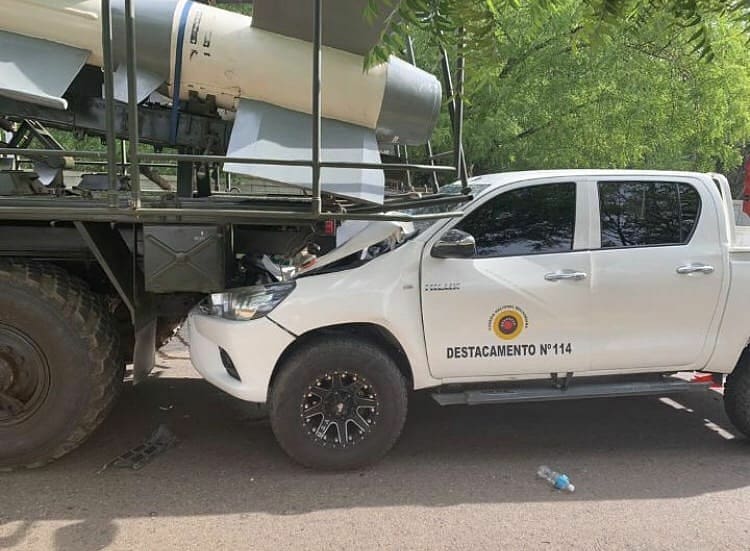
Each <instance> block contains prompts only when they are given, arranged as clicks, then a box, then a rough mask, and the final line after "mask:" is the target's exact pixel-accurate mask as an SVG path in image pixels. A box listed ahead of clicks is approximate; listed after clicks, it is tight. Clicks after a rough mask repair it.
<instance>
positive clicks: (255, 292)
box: [198, 281, 297, 321]
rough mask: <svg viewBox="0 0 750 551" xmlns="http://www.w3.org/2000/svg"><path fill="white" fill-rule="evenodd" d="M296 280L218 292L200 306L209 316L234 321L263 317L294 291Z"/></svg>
mask: <svg viewBox="0 0 750 551" xmlns="http://www.w3.org/2000/svg"><path fill="white" fill-rule="evenodd" d="M296 286H297V284H296V283H295V282H294V281H291V282H286V283H273V284H271V285H263V286H257V287H245V288H242V289H234V290H232V291H227V292H226V293H216V294H213V295H211V296H210V297H208V298H206V299H205V300H204V301H203V302H201V303H200V305H199V306H198V307H199V309H200V312H201V313H202V314H205V315H207V316H218V317H222V318H224V319H227V320H232V321H250V320H254V319H258V318H262V317H263V316H265V315H267V314H268V313H269V312H271V310H273V309H274V308H276V307H277V306H278V305H279V304H281V302H282V301H283V300H284V299H285V298H286V297H288V296H289V294H290V293H291V292H292V291H294V288H295V287H296Z"/></svg>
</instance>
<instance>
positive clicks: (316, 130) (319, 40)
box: [312, 0, 323, 215]
mask: <svg viewBox="0 0 750 551" xmlns="http://www.w3.org/2000/svg"><path fill="white" fill-rule="evenodd" d="M313 10H314V13H313V81H312V116H313V133H312V195H313V203H312V213H313V214H314V215H320V213H321V212H322V210H323V202H322V199H321V190H320V138H321V129H320V127H321V125H322V120H321V101H322V96H321V91H320V66H321V63H322V59H323V0H314V2H313Z"/></svg>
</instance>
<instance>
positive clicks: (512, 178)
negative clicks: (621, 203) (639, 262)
mask: <svg viewBox="0 0 750 551" xmlns="http://www.w3.org/2000/svg"><path fill="white" fill-rule="evenodd" d="M602 176H615V177H640V178H643V177H652V178H653V177H685V176H691V177H706V176H707V175H706V174H704V173H700V172H684V171H673V170H616V169H566V170H524V171H516V172H498V173H496V174H484V175H482V176H475V177H473V178H470V179H469V185H470V186H472V187H476V188H479V189H476V190H475V192H474V193H475V195H482V194H483V193H486V192H487V191H489V190H491V189H495V188H497V187H499V186H503V185H507V184H511V183H514V182H520V181H525V180H536V179H538V178H582V177H583V178H596V177H602ZM484 186H486V187H484ZM459 189H460V188H459Z"/></svg>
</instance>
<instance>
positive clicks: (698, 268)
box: [677, 264, 715, 275]
mask: <svg viewBox="0 0 750 551" xmlns="http://www.w3.org/2000/svg"><path fill="white" fill-rule="evenodd" d="M714 270H715V268H714V267H713V266H709V265H708V264H688V265H686V266H678V267H677V273H678V274H680V275H685V274H695V273H699V272H700V273H702V274H712V273H713V272H714Z"/></svg>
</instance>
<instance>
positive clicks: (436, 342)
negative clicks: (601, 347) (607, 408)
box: [422, 181, 590, 378]
mask: <svg viewBox="0 0 750 551" xmlns="http://www.w3.org/2000/svg"><path fill="white" fill-rule="evenodd" d="M578 187H579V186H577V185H576V184H574V183H572V182H569V181H568V182H564V181H563V182H560V181H544V182H527V183H524V184H522V185H513V184H511V185H510V186H508V188H506V189H504V190H502V191H501V192H498V193H496V194H495V195H494V196H492V197H488V198H487V199H486V200H484V201H483V202H482V203H481V204H480V205H479V206H477V207H476V208H472V209H471V210H470V211H469V212H468V214H467V215H466V216H465V217H464V219H462V220H461V221H459V222H457V223H455V224H454V225H455V227H456V229H459V230H462V231H465V232H468V233H469V234H471V235H472V236H474V237H475V238H476V242H477V251H476V256H475V257H473V258H433V257H432V256H431V254H430V252H431V249H432V246H433V245H434V243H435V242H436V241H438V240H439V238H440V236H442V235H444V234H445V233H446V232H447V230H448V229H449V228H446V229H445V231H443V232H441V233H440V235H438V236H435V238H433V239H432V240H431V241H430V242H428V243H427V246H426V247H425V250H424V252H423V260H422V315H423V319H424V327H425V338H426V344H427V352H428V356H429V363H430V370H431V373H432V375H433V376H434V377H436V378H458V377H477V376H509V375H510V376H512V375H524V374H530V373H537V374H547V373H552V372H555V373H558V372H560V373H564V372H568V371H576V372H577V371H583V370H586V369H588V368H589V362H590V355H589V351H590V341H589V315H590V311H589V302H590V289H589V286H590V279H589V277H588V275H589V273H590V253H589V252H588V251H586V250H583V251H576V250H574V249H575V248H576V247H580V246H581V243H584V244H585V243H586V239H587V236H588V235H589V233H590V228H589V227H588V225H587V224H582V223H581V216H582V212H581V210H582V209H585V206H586V205H587V202H586V196H585V195H584V196H583V197H582V194H581V192H580V189H577V188H578ZM582 199H583V200H582ZM584 246H585V245H584Z"/></svg>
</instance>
